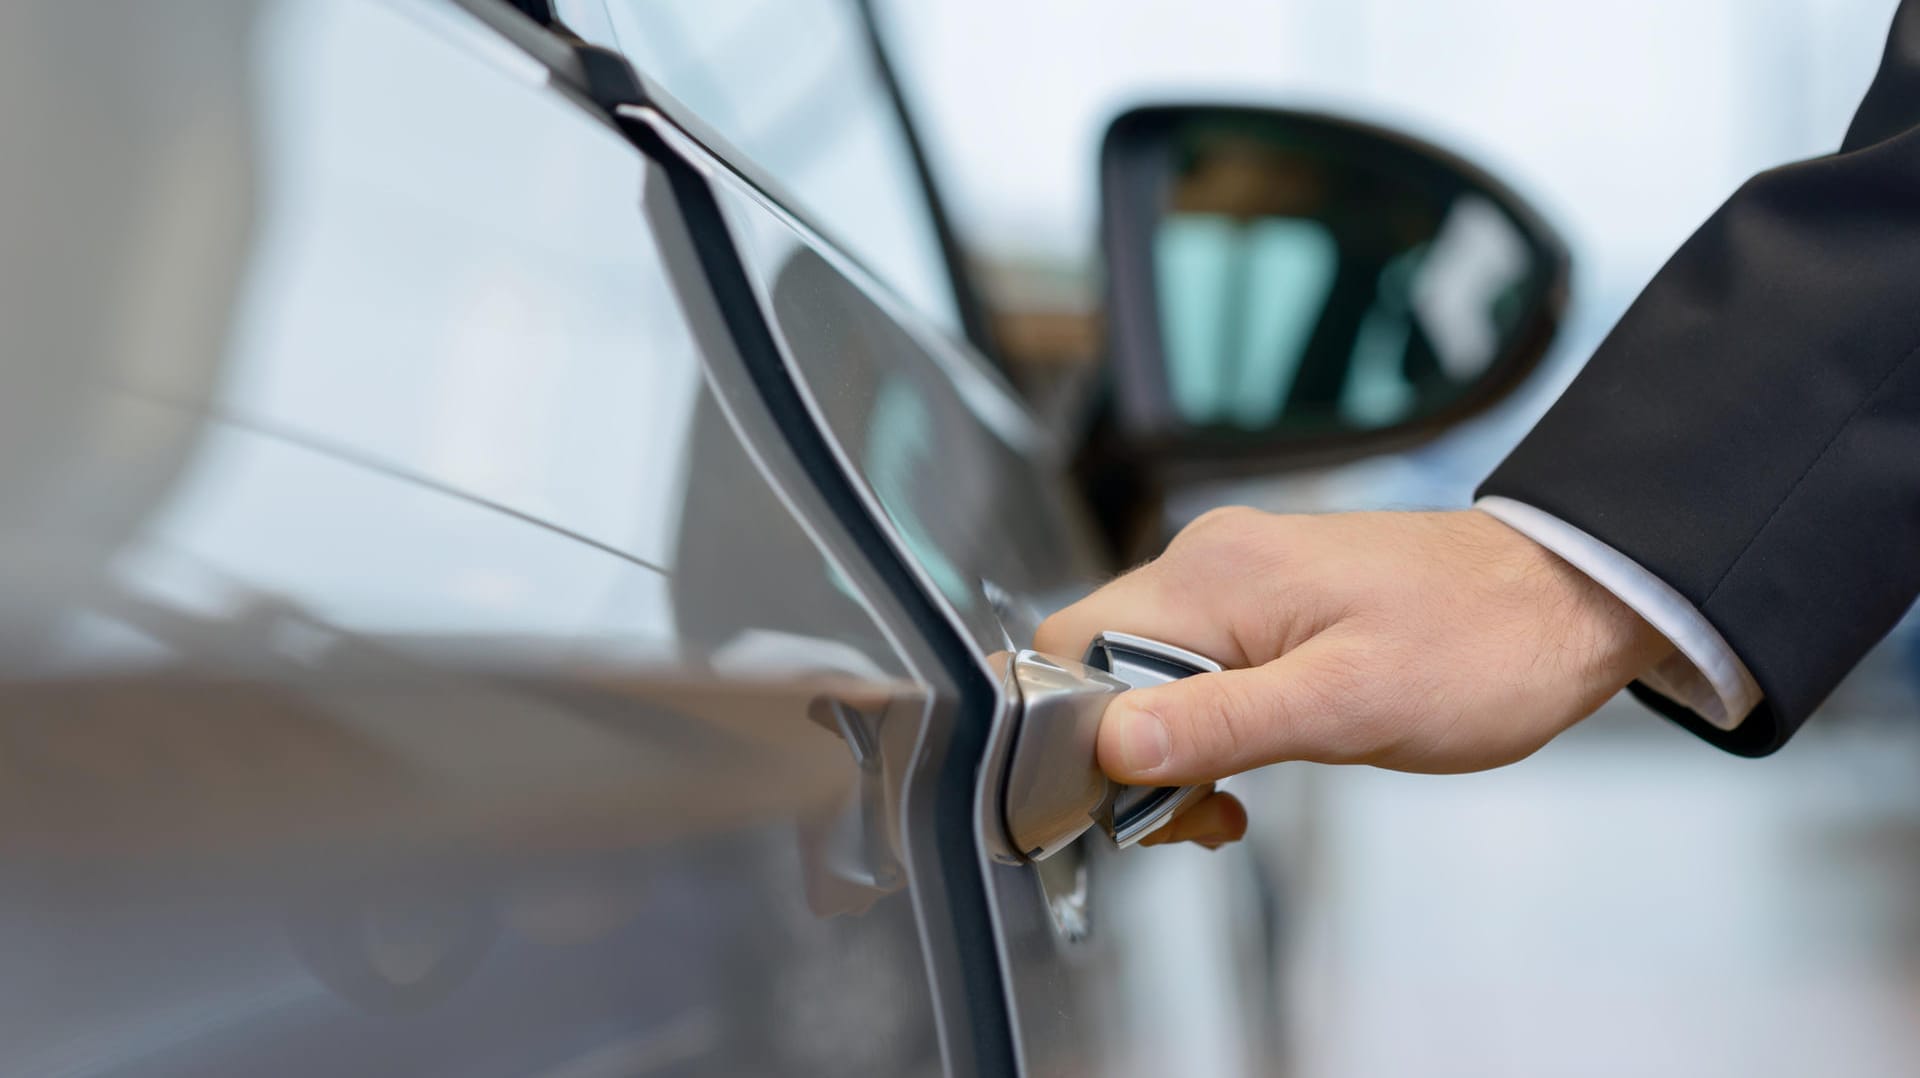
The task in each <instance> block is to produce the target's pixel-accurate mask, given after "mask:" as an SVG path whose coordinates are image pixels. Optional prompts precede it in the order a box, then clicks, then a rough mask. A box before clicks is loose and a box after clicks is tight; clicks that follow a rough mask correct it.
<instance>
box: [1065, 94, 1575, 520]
mask: <svg viewBox="0 0 1920 1078" xmlns="http://www.w3.org/2000/svg"><path fill="white" fill-rule="evenodd" d="M1100 175H1101V186H1102V213H1101V218H1102V219H1101V239H1102V244H1103V247H1104V250H1105V254H1106V264H1107V288H1108V297H1107V298H1108V303H1107V319H1108V331H1109V337H1108V341H1109V350H1110V355H1111V364H1112V385H1111V390H1112V394H1113V396H1112V401H1111V404H1112V407H1111V409H1110V411H1109V413H1108V415H1107V416H1106V417H1105V421H1104V423H1103V426H1105V428H1106V430H1105V432H1104V437H1103V438H1101V441H1102V442H1104V443H1105V444H1106V446H1107V450H1106V451H1105V452H1103V453H1101V454H1100V455H1101V456H1103V457H1105V458H1107V459H1108V460H1109V462H1114V458H1116V457H1117V458H1119V462H1123V463H1124V465H1125V466H1126V467H1129V468H1132V469H1138V470H1144V471H1146V472H1147V473H1149V474H1150V475H1151V476H1152V477H1153V482H1152V485H1153V486H1155V487H1159V486H1164V485H1165V484H1168V483H1173V482H1180V481H1188V480H1203V479H1213V478H1225V477H1232V476H1242V475H1249V474H1257V473H1273V472H1278V471H1284V470H1288V469H1293V468H1300V467H1308V466H1319V465H1326V464H1333V463H1339V462H1341V461H1346V460H1352V459H1355V458H1358V457H1362V456H1366V455H1369V454H1373V453H1380V452H1386V451H1389V450H1392V449H1398V448H1403V447H1406V446H1410V445H1414V444H1417V443H1419V442H1422V441H1425V440H1427V439H1430V438H1432V437H1433V436H1435V435H1437V434H1439V433H1440V432H1442V431H1443V430H1445V429H1447V428H1448V427H1450V426H1453V425H1454V424H1456V423H1458V422H1459V421H1461V420H1462V419H1464V418H1466V417H1468V416H1471V415H1473V414H1474V413H1476V412H1479V411H1481V410H1483V409H1485V408H1487V407H1488V406H1490V405H1492V404H1494V403H1495V402H1497V401H1499V400H1500V399H1501V398H1503V397H1505V396H1507V395H1508V394H1509V393H1511V392H1512V391H1513V389H1514V388H1516V387H1517V386H1518V385H1519V384H1520V383H1521V382H1522V381H1523V380H1524V379H1525V377H1526V376H1527V375H1528V374H1530V373H1531V372H1532V371H1533V370H1534V369H1535V368H1536V367H1537V366H1538V365H1539V363H1540V360H1541V358H1542V357H1543V356H1544V355H1545V354H1546V350H1547V346H1548V345H1549V344H1550V343H1551V341H1552V339H1553V336H1554V334H1555V332H1556V331H1557V329H1558V327H1559V322H1560V317H1561V314H1562V312H1563V310H1564V308H1565V305H1566V302H1567V289H1568V276H1569V259H1568V255H1567V249H1566V245H1565V244H1564V243H1563V242H1562V241H1561V240H1560V238H1559V237H1558V235H1557V234H1556V233H1555V232H1554V231H1553V229H1552V228H1551V227H1550V226H1548V225H1547V223H1546V222H1545V221H1544V220H1543V219H1542V218H1541V217H1540V215H1539V214H1538V213H1536V212H1535V211H1534V210H1533V209H1532V208H1531V207H1530V206H1528V205H1527V204H1526V203H1525V202H1523V201H1522V200H1521V199H1520V198H1519V197H1518V196H1517V195H1515V194H1514V193H1513V192H1512V191H1511V190H1509V189H1508V188H1507V187H1506V186H1505V185H1503V184H1502V183H1500V182H1499V181H1498V180H1496V179H1494V178H1493V177H1491V176H1489V175H1488V174H1487V173H1485V172H1484V171H1482V170H1480V169H1478V168H1476V167H1474V166H1473V165H1471V164H1469V163H1467V162H1465V161H1463V160H1461V159H1460V158H1458V157H1456V156H1454V155H1453V154H1450V153H1448V152H1446V151H1444V150H1441V149H1438V148H1437V147H1434V146H1431V145H1429V144H1427V143H1425V142H1422V141H1420V140H1418V139H1415V138H1412V137H1410V136H1407V135H1404V134H1401V133H1398V132H1394V131H1390V130H1386V129H1383V128H1379V127H1374V126H1370V125H1367V124H1362V123H1357V122H1354V121H1350V120H1344V119H1339V118H1335V117H1331V116H1325V115H1320V114H1315V113H1307V112H1295V111H1289V110H1283V109H1269V108H1252V107H1236V106H1216V105H1198V106H1166V105H1162V106H1151V107H1145V108H1137V109H1134V110H1132V111H1129V112H1127V113H1125V114H1123V115H1121V116H1120V117H1119V118H1118V119H1116V120H1115V121H1114V122H1113V124H1112V126H1111V127H1110V128H1109V129H1108V132H1107V137H1106V140H1105V143H1104V145H1103V147H1102V152H1101V160H1100ZM1102 515H1107V514H1106V513H1103V514H1102Z"/></svg>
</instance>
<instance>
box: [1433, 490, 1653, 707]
mask: <svg viewBox="0 0 1920 1078" xmlns="http://www.w3.org/2000/svg"><path fill="white" fill-rule="evenodd" d="M1462 516H1465V517H1468V518H1471V523H1470V524H1469V525H1468V527H1470V528H1471V529H1472V530H1473V531H1474V532H1475V533H1476V534H1477V535H1479V536H1480V537H1481V540H1482V541H1483V542H1484V543H1486V544H1487V545H1488V547H1489V549H1490V550H1491V551H1493V554H1492V560H1493V561H1494V562H1495V563H1496V564H1497V566H1498V570H1497V571H1498V573H1499V577H1500V580H1501V581H1502V585H1501V586H1503V587H1506V588H1510V589H1511V590H1512V591H1513V593H1514V595H1515V599H1516V601H1517V602H1518V603H1520V604H1522V605H1521V609H1522V610H1524V611H1527V612H1528V615H1529V616H1527V617H1523V618H1522V619H1521V620H1522V622H1523V623H1525V624H1527V625H1528V627H1529V630H1528V631H1530V632H1535V633H1538V634H1540V636H1541V637H1542V638H1543V639H1546V640H1550V641H1553V642H1554V643H1555V644H1556V645H1557V646H1556V648H1555V650H1556V652H1557V653H1559V654H1561V655H1563V656H1564V657H1565V661H1566V662H1567V663H1568V664H1570V667H1571V669H1570V670H1569V671H1568V672H1569V673H1572V674H1573V675H1574V676H1576V677H1577V679H1578V680H1579V681H1580V682H1581V683H1582V684H1584V685H1586V686H1587V687H1589V688H1590V689H1592V690H1594V691H1596V692H1605V693H1608V694H1611V693H1613V692H1617V691H1619V690H1620V689H1622V688H1625V687H1626V685H1627V684H1628V683H1629V682H1632V681H1634V680H1635V679H1637V678H1639V677H1641V676H1643V675H1644V674H1646V673H1647V672H1648V671H1650V670H1652V669H1653V668H1654V667H1655V666H1657V665H1658V664H1659V663H1660V662H1661V661H1663V660H1664V659H1666V658H1667V657H1668V656H1669V655H1671V654H1673V651H1674V648H1673V644H1672V642H1670V641H1669V640H1668V639H1667V638H1666V637H1665V636H1663V635H1661V633H1660V631H1659V630H1658V629H1656V628H1654V627H1653V625H1652V624H1651V623H1650V622H1648V621H1647V620H1646V619H1645V618H1643V617H1641V616H1640V615H1639V614H1638V613H1637V612H1635V611H1634V609H1633V608H1632V607H1630V606H1628V605H1627V604H1626V603H1624V602H1622V601H1621V600H1620V598H1619V597H1618V596H1616V595H1615V594H1614V593H1613V592H1612V591H1609V590H1608V589H1607V588H1606V587H1604V586H1602V585H1601V584H1600V583H1599V582H1598V581H1596V580H1594V579H1593V578H1592V577H1590V576H1588V575H1587V574H1586V573H1584V572H1582V571H1581V570H1580V569H1579V568H1578V567H1577V566H1575V565H1574V564H1572V563H1571V562H1568V561H1567V560H1565V559H1564V558H1561V557H1560V556H1559V555H1558V554H1555V553H1554V552H1553V551H1552V550H1550V549H1548V548H1547V547H1546V546H1543V545H1542V544H1540V543H1539V542H1537V541H1535V540H1534V539H1532V538H1530V537H1529V536H1527V535H1526V534H1524V533H1522V532H1520V531H1517V530H1515V529H1514V528H1512V527H1510V526H1508V525H1507V524H1506V523H1505V522H1503V521H1501V520H1500V519H1499V518H1497V517H1495V516H1493V515H1492V514H1490V513H1485V512H1482V511H1481V510H1478V509H1468V510H1466V511H1465V512H1464V513H1463V514H1462Z"/></svg>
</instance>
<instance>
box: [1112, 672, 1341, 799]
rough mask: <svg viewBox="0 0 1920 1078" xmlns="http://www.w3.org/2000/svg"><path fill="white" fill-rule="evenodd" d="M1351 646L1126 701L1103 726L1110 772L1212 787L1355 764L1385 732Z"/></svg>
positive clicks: (1132, 779)
mask: <svg viewBox="0 0 1920 1078" xmlns="http://www.w3.org/2000/svg"><path fill="white" fill-rule="evenodd" d="M1369 712H1370V704H1369V701H1368V700H1367V699H1366V698H1365V695H1364V693H1363V692H1361V691H1356V687H1355V685H1354V677H1353V673H1352V666H1351V663H1350V662H1349V661H1348V655H1347V652H1346V649H1345V645H1343V644H1342V643H1341V642H1339V641H1336V640H1334V639H1332V638H1330V637H1328V636H1324V635H1323V636H1319V637H1315V638H1314V639H1312V640H1310V641H1308V642H1307V643H1305V644H1303V645H1301V646H1300V647H1298V648H1295V649H1294V650H1293V651H1291V652H1288V653H1287V654H1286V655H1283V656H1281V657H1280V658H1278V659H1275V660H1274V661H1272V662H1270V663H1267V664H1266V665H1264V666H1258V667H1254V668H1252V669H1248V670H1228V671H1225V672H1222V673H1218V674H1199V675H1196V676H1194V677H1190V678H1185V679H1182V680H1180V681H1174V682H1170V683H1168V684H1165V685H1156V686H1154V687H1152V688H1148V689H1135V690H1133V691H1132V692H1126V693H1122V694H1121V695H1119V696H1118V697H1115V698H1114V701H1113V703H1111V704H1109V705H1108V706H1107V711H1106V714H1105V715H1104V716H1102V718H1101V721H1100V742H1099V745H1100V766H1101V768H1102V769H1103V770H1105V771H1106V773H1107V774H1108V775H1110V776H1112V777H1113V778H1114V779H1117V780H1118V781H1120V782H1125V783H1131V784H1135V785H1145V784H1154V785H1161V786H1172V785H1186V784H1190V783H1198V782H1211V781H1213V780H1215V779H1221V778H1225V777H1227V776H1228V775H1234V774H1238V773H1240V772H1242V771H1248V770H1251V769H1253V768H1256V767H1261V766H1263V765H1266V764H1270V763H1273V762H1275V761H1278V760H1315V761H1319V762H1322V763H1346V762H1352V761H1353V760H1355V759H1357V758H1360V757H1362V756H1364V755H1365V754H1366V753H1367V752H1369V751H1371V750H1372V749H1373V748H1374V747H1373V746H1369V745H1368V744H1367V743H1366V737H1367V736H1368V732H1369V731H1371V730H1377V729H1378V728H1379V726H1378V724H1376V723H1370V722H1369V721H1368V718H1369Z"/></svg>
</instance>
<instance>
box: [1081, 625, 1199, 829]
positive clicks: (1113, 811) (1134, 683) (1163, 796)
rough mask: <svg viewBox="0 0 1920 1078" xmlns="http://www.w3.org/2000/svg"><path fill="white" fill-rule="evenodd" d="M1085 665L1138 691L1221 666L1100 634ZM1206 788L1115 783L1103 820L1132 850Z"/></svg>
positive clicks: (1131, 638) (1146, 642)
mask: <svg viewBox="0 0 1920 1078" xmlns="http://www.w3.org/2000/svg"><path fill="white" fill-rule="evenodd" d="M1082 661H1083V662H1085V663H1086V664H1087V665H1088V666H1090V667H1092V668H1094V669H1095V670H1104V671H1107V672H1108V673H1110V674H1112V675H1113V676H1114V677H1115V678H1117V679H1118V680H1120V681H1121V682H1123V683H1125V684H1126V686H1127V687H1128V688H1132V689H1144V688H1146V687H1148V686H1150V685H1164V684H1166V683H1167V682H1169V681H1178V680H1179V679H1181V678H1183V677H1191V676H1192V675H1194V674H1209V673H1219V672H1220V664H1219V663H1217V662H1214V661H1213V660H1212V659H1209V658H1207V657H1206V656H1204V655H1201V654H1200V653H1198V652H1194V651H1188V650H1187V649H1185V648H1180V647H1175V646H1173V645H1172V644H1168V643H1165V642H1163V641H1160V640H1152V639H1149V638H1147V637H1144V636H1135V635H1133V634H1132V633H1122V632H1104V633H1100V634H1098V635H1097V636H1095V637H1094V638H1093V639H1092V640H1091V641H1089V642H1088V643H1087V654H1086V657H1085V658H1084V659H1083V660H1082ZM1203 789H1204V787H1200V786H1123V785H1121V784H1119V783H1114V784H1113V788H1112V790H1111V791H1110V792H1109V794H1108V797H1107V801H1106V803H1105V804H1104V805H1102V806H1101V816H1102V820H1101V822H1102V824H1103V825H1104V826H1105V828H1106V831H1107V834H1109V835H1111V836H1112V837H1113V841H1114V844H1115V845H1117V846H1120V847H1122V848H1124V847H1127V846H1131V845H1133V844H1134V843H1136V842H1139V841H1140V840H1141V839H1143V838H1146V837H1147V836H1148V835H1151V834H1153V833H1154V832H1155V831H1157V830H1159V829H1160V828H1162V827H1164V826H1166V824H1167V822H1168V821H1170V820H1172V819H1173V817H1174V816H1175V815H1176V814H1178V813H1179V811H1180V809H1181V808H1182V807H1183V806H1185V805H1186V804H1187V803H1188V802H1190V801H1192V800H1193V799H1194V798H1195V797H1196V796H1198V795H1199V794H1200V792H1201V791H1202V790H1203Z"/></svg>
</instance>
